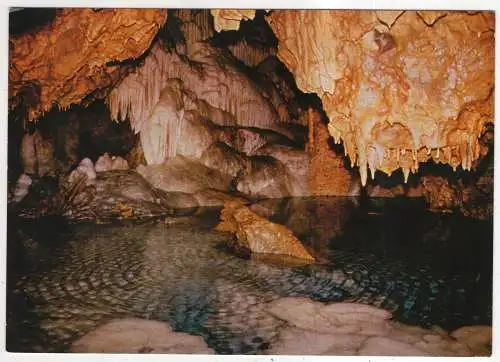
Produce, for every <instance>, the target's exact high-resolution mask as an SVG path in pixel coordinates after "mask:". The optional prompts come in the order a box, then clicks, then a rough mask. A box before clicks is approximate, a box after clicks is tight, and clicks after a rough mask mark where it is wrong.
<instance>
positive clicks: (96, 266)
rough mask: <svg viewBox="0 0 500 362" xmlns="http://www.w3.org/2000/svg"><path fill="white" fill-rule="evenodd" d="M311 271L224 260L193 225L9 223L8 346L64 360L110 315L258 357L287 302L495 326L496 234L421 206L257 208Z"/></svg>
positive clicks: (452, 324)
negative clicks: (289, 238) (275, 310)
mask: <svg viewBox="0 0 500 362" xmlns="http://www.w3.org/2000/svg"><path fill="white" fill-rule="evenodd" d="M252 208H253V209H254V211H255V212H257V213H259V214H261V215H265V216H266V217H269V218H270V219H271V220H273V221H275V222H279V223H282V224H285V225H286V226H287V227H289V228H290V229H291V230H293V231H294V233H295V235H297V236H298V237H299V238H300V239H301V240H302V241H303V242H304V244H305V245H306V246H307V247H308V248H309V249H310V250H311V252H312V253H314V254H315V255H316V257H317V259H318V263H316V264H315V265H309V266H300V267H291V266H279V265H274V264H269V263H263V262H259V261H257V260H252V259H245V258H241V257H237V256H235V255H232V254H230V253H228V252H227V251H225V250H224V248H221V247H220V244H221V243H224V242H225V241H227V240H228V238H230V236H228V235H227V234H225V233H221V232H217V231H214V230H213V226H214V225H215V224H216V222H217V219H218V210H212V211H207V212H206V213H204V214H202V215H201V216H199V217H198V218H196V219H194V218H187V219H180V222H178V223H171V224H166V223H164V222H163V220H152V221H149V222H145V223H144V222H143V223H140V224H137V223H131V222H128V223H114V224H106V225H95V224H77V225H66V224H64V223H63V222H62V221H61V220H57V219H54V218H52V219H49V218H47V219H44V220H37V221H34V222H27V221H19V220H16V219H13V218H12V217H11V218H9V227H8V231H9V235H8V291H7V322H8V325H7V350H8V351H12V352H16V351H33V352H64V351H66V350H67V348H68V347H69V345H70V344H71V342H73V341H74V340H75V339H76V338H78V337H80V336H81V335H83V334H85V333H87V332H89V331H90V330H92V329H94V328H95V327H96V326H98V325H99V324H102V323H105V322H106V321H108V320H110V319H112V318H124V317H140V318H149V319H155V320H161V321H167V322H169V323H170V324H171V325H172V327H173V328H174V329H176V330H179V331H185V332H189V333H194V334H198V335H201V336H203V337H204V338H205V340H206V341H207V343H208V344H209V345H210V346H211V347H212V348H214V349H215V350H216V352H218V353H262V352H263V351H264V350H265V348H266V347H267V346H268V345H269V344H270V343H271V344H272V342H273V340H274V338H276V328H277V327H278V325H279V323H280V322H279V321H277V320H275V319H274V318H272V317H270V316H269V315H268V314H267V313H265V303H267V302H269V301H272V300H274V299H277V298H279V297H281V296H293V295H300V296H309V297H311V298H314V299H316V300H321V301H334V300H336V301H339V300H356V301H360V302H364V303H368V304H374V305H378V306H381V307H382V308H386V309H388V310H391V311H393V312H394V315H395V317H396V318H397V319H398V320H401V321H403V322H406V323H411V324H419V325H423V326H431V325H439V326H441V327H443V328H445V329H448V330H452V329H455V328H457V327H459V326H462V325H467V324H489V325H491V305H492V300H491V299H492V265H493V256H492V255H493V253H492V243H493V226H492V222H488V221H477V220H472V219H467V218H463V217H459V216H456V215H439V214H433V213H429V212H426V211H425V208H424V205H423V204H422V203H421V202H419V201H415V200H399V199H387V200H383V199H379V200H372V201H371V202H369V203H368V204H363V205H359V203H358V202H357V201H356V200H355V199H351V198H307V199H296V198H294V199H286V200H274V201H266V202H262V203H260V204H258V205H253V206H252Z"/></svg>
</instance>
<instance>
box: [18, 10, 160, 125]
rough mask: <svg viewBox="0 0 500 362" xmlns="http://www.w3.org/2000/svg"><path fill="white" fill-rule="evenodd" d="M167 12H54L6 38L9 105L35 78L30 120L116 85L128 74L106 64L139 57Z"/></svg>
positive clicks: (147, 46)
mask: <svg viewBox="0 0 500 362" xmlns="http://www.w3.org/2000/svg"><path fill="white" fill-rule="evenodd" d="M166 13H167V11H166V10H153V9H104V10H102V11H94V10H93V9H76V8H67V9H60V10H58V12H57V15H56V17H55V19H54V20H53V21H52V22H51V23H49V24H47V25H45V26H44V27H43V28H41V29H40V30H38V31H36V32H34V33H26V34H22V35H21V36H18V37H12V38H11V39H10V45H11V46H10V47H9V61H10V67H9V102H10V103H11V105H14V104H15V103H16V99H15V97H16V96H17V95H21V97H22V93H23V89H26V87H29V86H30V82H32V81H33V80H34V79H36V82H37V84H38V85H39V86H38V89H35V90H34V92H33V93H35V94H34V95H33V97H32V98H35V100H34V101H33V102H30V108H29V110H28V111H29V114H28V119H29V120H33V119H36V118H38V117H39V116H40V115H42V114H43V113H44V112H47V111H49V110H50V109H51V108H52V105H53V104H58V105H59V107H61V108H67V107H68V106H69V105H71V104H74V103H77V102H80V101H81V100H82V99H83V98H84V97H85V96H86V95H87V94H89V93H91V92H92V91H94V90H95V89H96V88H104V87H106V86H109V85H112V84H114V83H116V81H117V80H118V79H119V77H120V75H123V74H124V73H125V72H126V71H128V70H127V69H125V70H124V69H119V68H117V67H116V66H107V64H106V63H108V62H111V61H118V62H121V61H124V60H126V59H130V58H137V57H139V56H140V55H141V54H142V53H143V52H144V51H145V50H146V49H148V48H149V46H150V45H151V41H152V40H153V38H154V37H155V35H156V33H157V32H158V28H159V26H161V25H163V23H164V22H165V20H166V15H167V14H166ZM47 49H51V51H50V52H47ZM20 101H21V102H22V101H23V100H17V102H20ZM24 103H26V100H24Z"/></svg>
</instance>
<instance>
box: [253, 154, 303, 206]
mask: <svg viewBox="0 0 500 362" xmlns="http://www.w3.org/2000/svg"><path fill="white" fill-rule="evenodd" d="M257 154H258V155H266V156H271V157H273V158H275V159H277V160H278V161H280V162H281V163H282V164H283V165H285V167H286V169H287V171H288V174H289V175H290V178H291V180H292V181H291V185H292V190H290V196H308V195H310V190H309V155H308V154H307V152H305V151H304V150H300V149H297V148H293V147H289V146H286V145H283V144H272V145H267V146H264V147H263V148H261V149H260V150H259V151H258V152H257Z"/></svg>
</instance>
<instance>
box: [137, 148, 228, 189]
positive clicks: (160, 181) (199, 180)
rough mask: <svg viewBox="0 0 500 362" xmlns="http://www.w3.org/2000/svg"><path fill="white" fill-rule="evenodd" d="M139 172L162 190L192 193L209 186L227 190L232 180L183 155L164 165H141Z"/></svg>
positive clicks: (138, 168)
mask: <svg viewBox="0 0 500 362" xmlns="http://www.w3.org/2000/svg"><path fill="white" fill-rule="evenodd" d="M137 172H139V173H140V174H141V175H142V177H144V178H145V179H146V180H147V181H148V182H149V183H151V184H152V185H153V186H154V187H156V188H158V189H160V190H164V191H180V192H185V193H190V194H194V193H196V192H197V191H200V190H203V189H208V188H213V189H216V190H219V191H226V190H228V188H229V186H230V182H231V177H230V176H228V175H224V174H222V173H221V172H219V171H218V170H214V169H212V168H209V167H206V166H204V165H202V164H201V163H199V162H198V161H197V160H194V159H191V158H187V157H183V156H176V157H173V158H171V159H169V160H167V161H166V162H165V163H164V164H162V165H151V166H144V165H139V167H137Z"/></svg>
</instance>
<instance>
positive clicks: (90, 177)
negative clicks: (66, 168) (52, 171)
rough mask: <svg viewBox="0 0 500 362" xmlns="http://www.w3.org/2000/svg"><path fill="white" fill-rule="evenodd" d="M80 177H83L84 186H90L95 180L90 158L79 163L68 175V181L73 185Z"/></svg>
mask: <svg viewBox="0 0 500 362" xmlns="http://www.w3.org/2000/svg"><path fill="white" fill-rule="evenodd" d="M81 177H85V183H86V185H90V184H92V183H93V182H94V180H95V179H96V170H95V168H94V164H93V163H92V161H91V160H90V158H84V159H83V160H81V161H80V163H79V165H78V167H77V168H76V169H75V170H73V171H72V172H71V173H70V175H69V177H68V181H69V183H75V182H76V181H77V180H78V179H79V178H81Z"/></svg>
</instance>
